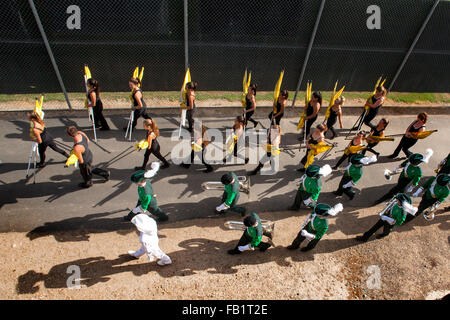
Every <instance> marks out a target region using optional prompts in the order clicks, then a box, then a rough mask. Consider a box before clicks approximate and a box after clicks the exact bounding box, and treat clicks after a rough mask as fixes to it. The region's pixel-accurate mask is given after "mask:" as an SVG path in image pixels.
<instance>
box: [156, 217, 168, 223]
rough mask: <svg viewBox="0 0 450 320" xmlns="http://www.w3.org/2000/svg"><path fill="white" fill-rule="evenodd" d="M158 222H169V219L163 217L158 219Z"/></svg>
mask: <svg viewBox="0 0 450 320" xmlns="http://www.w3.org/2000/svg"><path fill="white" fill-rule="evenodd" d="M157 220H158V222H164V221H167V220H169V217H168V216H164V217H158V219H157Z"/></svg>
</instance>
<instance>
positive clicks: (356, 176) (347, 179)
mask: <svg viewBox="0 0 450 320" xmlns="http://www.w3.org/2000/svg"><path fill="white" fill-rule="evenodd" d="M362 175H363V168H362V165H355V164H350V165H349V166H347V168H345V173H344V175H343V176H342V179H341V181H340V182H339V187H338V189H337V191H336V192H335V194H336V195H338V196H341V195H342V194H343V193H345V194H346V195H347V196H348V197H349V198H350V199H353V197H354V196H355V191H353V186H355V185H356V183H357V182H358V181H359V180H360V179H361V177H362ZM349 185H350V186H349Z"/></svg>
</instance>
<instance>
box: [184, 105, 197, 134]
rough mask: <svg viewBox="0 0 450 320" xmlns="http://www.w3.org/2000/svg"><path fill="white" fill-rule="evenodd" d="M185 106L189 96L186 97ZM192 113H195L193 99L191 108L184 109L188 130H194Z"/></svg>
mask: <svg viewBox="0 0 450 320" xmlns="http://www.w3.org/2000/svg"><path fill="white" fill-rule="evenodd" d="M186 106H187V107H189V97H186ZM194 113H195V100H194V101H193V107H192V109H188V110H186V118H187V121H188V123H189V129H188V130H189V132H192V131H193V130H194Z"/></svg>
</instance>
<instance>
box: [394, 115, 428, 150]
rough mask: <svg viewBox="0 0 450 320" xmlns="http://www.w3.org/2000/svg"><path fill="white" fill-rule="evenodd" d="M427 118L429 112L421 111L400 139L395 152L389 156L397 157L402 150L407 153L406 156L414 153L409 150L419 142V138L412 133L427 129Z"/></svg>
mask: <svg viewBox="0 0 450 320" xmlns="http://www.w3.org/2000/svg"><path fill="white" fill-rule="evenodd" d="M427 119H428V114H427V113H426V112H422V113H419V114H418V115H417V119H416V120H414V121H413V122H412V123H411V124H410V125H409V127H408V128H407V129H406V132H405V135H404V136H403V137H402V140H400V143H399V144H398V146H397V148H396V149H395V151H394V153H393V154H391V155H390V156H389V157H388V158H391V159H394V158H397V157H398V154H399V153H400V150H402V151H403V152H404V153H405V155H406V157H409V156H410V155H412V152H411V151H409V148H411V147H412V146H413V145H415V144H416V143H417V138H414V137H413V135H412V134H411V133H417V132H422V131H425V123H427Z"/></svg>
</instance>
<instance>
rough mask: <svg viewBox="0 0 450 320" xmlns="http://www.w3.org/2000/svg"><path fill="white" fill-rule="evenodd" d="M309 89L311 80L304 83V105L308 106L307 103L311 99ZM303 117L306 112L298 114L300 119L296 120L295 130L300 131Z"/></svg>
mask: <svg viewBox="0 0 450 320" xmlns="http://www.w3.org/2000/svg"><path fill="white" fill-rule="evenodd" d="M311 90H312V81H308V82H307V83H306V94H305V107H307V106H308V103H309V102H310V101H311ZM305 117H306V113H304V112H302V113H301V114H300V120H298V125H297V131H300V129H301V128H303V126H304V125H305Z"/></svg>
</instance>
